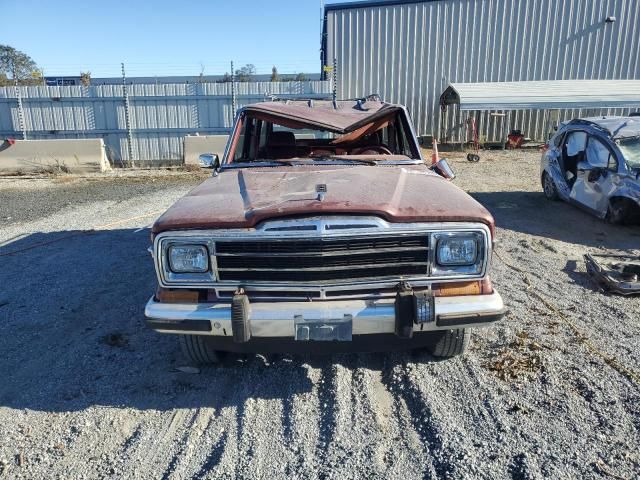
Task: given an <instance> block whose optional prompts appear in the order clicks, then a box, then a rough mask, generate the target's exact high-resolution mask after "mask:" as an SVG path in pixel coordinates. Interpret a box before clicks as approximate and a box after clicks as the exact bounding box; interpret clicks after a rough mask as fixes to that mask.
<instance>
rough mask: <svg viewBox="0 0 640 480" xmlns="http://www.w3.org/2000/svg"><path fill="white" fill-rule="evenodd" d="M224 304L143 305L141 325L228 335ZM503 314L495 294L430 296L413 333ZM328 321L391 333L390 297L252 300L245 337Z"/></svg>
mask: <svg viewBox="0 0 640 480" xmlns="http://www.w3.org/2000/svg"><path fill="white" fill-rule="evenodd" d="M231 313H232V312H231V304H230V303H198V304H179V303H160V302H157V301H156V300H155V299H154V298H153V297H152V298H151V299H150V300H149V302H148V303H147V306H146V308H145V316H146V317H147V325H148V326H149V327H150V328H152V329H153V330H156V331H158V332H163V333H180V334H199V335H215V336H222V337H231V336H232V335H233V334H232V326H231V323H232V322H231ZM504 314H505V308H504V304H503V302H502V297H500V294H499V293H498V292H496V291H495V290H494V292H493V293H492V294H489V295H468V296H460V297H436V298H434V319H433V321H430V322H426V323H416V324H414V326H413V331H414V332H415V333H419V332H423V331H424V332H427V331H436V330H450V329H451V328H464V327H477V326H482V325H486V324H489V323H492V322H495V321H497V320H500V319H501V318H502V317H503V316H504ZM300 316H302V317H304V318H305V319H307V318H308V319H314V320H333V319H337V318H343V317H345V316H350V317H351V319H352V333H353V335H371V334H388V333H391V334H393V333H394V332H395V331H396V306H395V301H394V299H380V300H341V301H317V302H316V301H314V302H272V303H252V304H251V307H250V312H249V322H250V330H251V337H252V338H254V337H263V338H269V337H289V338H293V337H294V335H295V321H296V320H295V319H296V317H298V318H299V317H300Z"/></svg>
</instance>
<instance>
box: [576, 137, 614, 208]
mask: <svg viewBox="0 0 640 480" xmlns="http://www.w3.org/2000/svg"><path fill="white" fill-rule="evenodd" d="M618 182H619V178H618V162H617V160H616V157H615V155H614V153H613V151H612V150H611V149H610V148H609V146H608V145H607V144H606V141H605V140H602V139H599V138H598V137H596V136H594V135H589V136H588V139H587V148H586V151H585V155H584V158H583V159H582V160H580V161H579V162H578V164H577V174H576V181H575V183H574V185H573V189H572V190H571V198H572V199H573V200H575V201H576V202H578V203H580V204H582V205H584V206H585V207H587V208H589V209H591V210H594V211H596V212H597V213H599V214H600V215H604V214H606V212H607V208H608V206H609V196H610V194H611V192H612V191H613V189H614V187H615V185H616V183H618Z"/></svg>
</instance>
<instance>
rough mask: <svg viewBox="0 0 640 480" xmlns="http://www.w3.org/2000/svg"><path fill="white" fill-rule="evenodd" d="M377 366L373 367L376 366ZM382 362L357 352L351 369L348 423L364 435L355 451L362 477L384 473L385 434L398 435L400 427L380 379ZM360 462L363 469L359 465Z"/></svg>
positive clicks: (390, 398) (381, 476)
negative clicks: (355, 360) (394, 419)
mask: <svg viewBox="0 0 640 480" xmlns="http://www.w3.org/2000/svg"><path fill="white" fill-rule="evenodd" d="M377 365H379V368H377V369H376V366H377ZM382 367H383V364H382V362H378V361H376V357H374V356H372V355H365V356H363V355H360V356H358V359H357V362H356V365H355V367H354V369H353V370H352V379H351V384H352V388H351V401H352V404H353V405H354V407H355V408H354V409H353V412H354V413H359V415H353V416H352V419H351V422H352V427H353V428H357V429H358V430H361V432H360V436H361V437H362V438H364V439H365V443H364V445H363V448H362V449H361V450H360V451H359V452H357V453H358V454H359V455H357V457H356V459H355V460H356V464H357V465H359V466H360V470H361V471H362V475H363V476H364V477H366V478H385V477H388V476H389V475H388V472H387V470H388V469H389V466H390V465H389V464H388V461H389V459H390V456H389V455H387V453H388V450H387V449H386V448H385V445H386V442H387V441H388V439H389V438H399V437H400V429H399V426H398V425H397V423H394V422H390V421H389V420H390V419H393V418H394V416H393V415H392V411H391V407H392V405H393V398H392V397H391V395H390V394H389V392H388V391H387V390H386V389H385V388H384V386H383V385H382V383H381V370H382ZM362 466H364V469H363V468H362Z"/></svg>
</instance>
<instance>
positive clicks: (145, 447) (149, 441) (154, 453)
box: [123, 409, 197, 478]
mask: <svg viewBox="0 0 640 480" xmlns="http://www.w3.org/2000/svg"><path fill="white" fill-rule="evenodd" d="M196 414H197V410H195V409H179V410H174V411H172V413H171V414H169V412H165V413H163V418H162V420H161V425H160V428H155V425H153V423H151V424H150V425H145V428H144V430H143V432H142V434H140V435H139V436H137V438H136V439H131V437H130V441H129V440H128V441H127V442H125V445H126V449H125V450H124V451H123V453H124V454H125V456H126V458H125V459H126V461H125V462H124V464H125V465H126V466H128V467H130V468H131V472H130V473H127V472H126V471H125V472H124V473H123V478H131V477H140V476H141V475H142V476H150V473H151V472H155V470H156V468H157V467H159V466H160V465H166V463H165V462H161V461H160V460H161V459H160V458H159V457H160V456H161V455H163V454H166V453H167V452H169V451H171V450H172V447H173V445H174V443H175V436H176V435H177V433H178V432H179V431H182V430H184V429H189V428H190V426H191V425H192V424H193V422H194V421H195V418H196ZM151 476H152V477H154V478H158V477H159V476H160V472H158V473H157V474H156V475H151Z"/></svg>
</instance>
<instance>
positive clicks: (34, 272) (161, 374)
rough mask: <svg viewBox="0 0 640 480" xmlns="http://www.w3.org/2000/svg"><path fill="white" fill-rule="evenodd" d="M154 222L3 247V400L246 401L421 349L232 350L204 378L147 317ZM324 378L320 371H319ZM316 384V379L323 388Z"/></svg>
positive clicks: (44, 405)
mask: <svg viewBox="0 0 640 480" xmlns="http://www.w3.org/2000/svg"><path fill="white" fill-rule="evenodd" d="M148 244H149V232H148V230H142V231H139V230H131V229H125V230H105V231H66V232H51V233H35V234H31V235H28V236H25V237H22V238H14V239H12V240H10V241H9V242H5V243H4V244H1V245H2V246H0V262H1V265H2V268H1V269H0V285H2V290H1V291H0V371H2V372H3V374H2V377H3V378H2V384H1V386H0V406H4V407H10V408H16V409H30V410H36V411H48V412H52V411H53V412H66V411H77V410H82V409H85V408H87V407H90V406H96V405H101V406H112V407H122V408H127V407H131V408H137V409H157V410H168V409H173V408H196V407H214V408H221V407H224V406H236V407H238V408H242V406H243V405H244V403H245V401H246V400H247V399H248V398H264V399H269V398H281V399H283V402H286V401H289V400H286V399H287V398H291V397H292V396H295V395H296V394H301V393H306V392H310V391H311V390H312V389H313V388H314V385H315V382H314V381H313V380H314V378H313V377H314V375H317V373H318V370H317V369H320V372H321V375H325V373H324V372H327V371H328V372H332V371H333V370H332V369H333V366H335V365H336V364H342V365H343V366H345V367H346V368H349V369H352V368H357V367H362V366H364V367H366V368H371V369H390V368H393V366H394V365H396V364H398V363H401V362H406V361H412V362H431V361H434V359H433V358H432V357H430V356H429V355H427V354H424V353H421V354H417V355H414V356H411V355H407V354H397V353H396V354H388V355H373V354H371V355H353V354H349V355H332V356H320V357H308V356H276V357H275V358H270V357H267V358H266V359H265V358H264V357H262V356H259V355H248V356H237V355H231V356H229V357H228V358H227V359H226V360H225V361H224V362H223V364H222V365H221V366H216V367H207V368H204V369H202V370H201V373H200V374H190V373H185V372H183V371H179V370H177V368H178V367H181V366H184V365H185V362H184V360H183V358H182V356H181V354H180V352H179V348H178V343H177V341H176V339H175V338H174V336H170V335H162V334H158V333H156V332H153V331H151V330H149V329H147V328H146V326H145V325H144V318H143V308H144V304H145V302H146V301H147V300H148V298H149V297H150V296H151V295H152V293H153V291H154V288H155V272H154V269H153V265H152V261H151V258H150V256H149V254H148V252H147V251H146V249H147V246H148ZM316 380H317V379H316ZM316 387H317V386H316Z"/></svg>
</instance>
